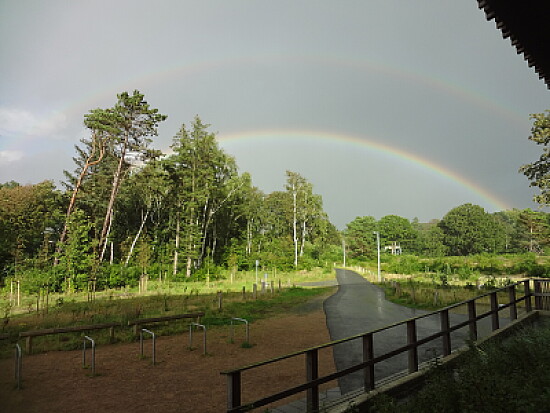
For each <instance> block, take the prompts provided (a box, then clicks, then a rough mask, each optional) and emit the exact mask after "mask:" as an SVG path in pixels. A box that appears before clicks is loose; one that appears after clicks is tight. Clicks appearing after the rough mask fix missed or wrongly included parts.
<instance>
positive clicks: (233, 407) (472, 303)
mask: <svg viewBox="0 0 550 413" xmlns="http://www.w3.org/2000/svg"><path fill="white" fill-rule="evenodd" d="M532 281H533V283H534V288H535V292H534V293H533V292H532V291H531V288H530V280H525V281H520V282H518V283H515V284H511V285H509V286H506V287H503V288H499V289H496V290H494V291H491V292H489V293H487V294H483V295H480V296H477V297H475V298H473V299H470V300H466V301H463V302H460V303H457V304H453V305H451V306H448V307H445V308H443V309H441V310H438V311H434V312H431V313H427V314H424V315H421V316H418V317H414V318H410V319H408V320H404V321H400V322H397V323H394V324H391V325H388V326H385V327H382V328H379V329H376V330H372V331H368V332H365V333H361V334H357V335H354V336H351V337H347V338H344V339H341V340H336V341H332V342H330V343H326V344H323V345H320V346H317V347H312V348H310V349H306V350H302V351H298V352H295V353H291V354H286V355H283V356H280V357H276V358H274V359H271V360H267V361H264V362H260V363H254V364H251V365H248V366H244V367H240V368H237V369H233V370H228V371H224V372H222V373H221V374H224V375H226V376H227V412H245V411H250V410H252V409H254V408H258V407H262V406H265V405H268V404H270V403H273V402H276V401H279V400H282V399H284V398H287V397H289V396H292V395H295V394H298V393H301V392H304V391H305V392H306V393H307V396H306V397H307V405H308V408H309V409H311V411H318V410H319V404H320V403H319V386H320V385H322V384H324V383H328V382H330V381H333V380H336V379H339V378H341V377H343V376H346V375H348V374H351V373H354V372H358V371H362V372H363V384H364V388H365V391H369V390H373V389H374V388H375V370H374V368H375V365H376V364H377V363H380V362H382V361H384V360H388V359H390V358H392V357H395V356H397V355H399V354H402V353H406V354H407V369H408V372H409V373H413V372H416V371H418V368H419V358H418V348H419V346H421V345H424V344H427V343H429V342H432V341H433V340H436V339H439V338H441V339H442V340H441V341H442V354H443V356H447V355H449V354H451V344H452V343H451V333H452V332H454V331H456V330H459V329H461V328H464V327H468V331H469V336H470V338H471V339H472V340H477V338H478V329H477V326H478V322H479V321H480V320H482V319H484V318H487V317H489V318H490V320H491V329H492V331H495V330H498V329H499V328H500V320H499V312H500V311H503V310H505V309H508V310H509V318H510V319H511V320H515V319H517V315H518V304H519V303H521V302H525V304H524V305H525V311H526V312H527V313H529V312H531V311H532V310H533V308H532V302H531V297H534V298H535V306H536V307H535V308H536V309H542V304H543V300H546V301H547V302H548V304H549V305H550V280H532ZM518 286H523V296H521V297H519V298H517V290H518V288H517V287H518ZM543 290H544V291H543ZM506 292H508V294H507V297H508V302H507V303H505V304H499V301H498V294H499V293H500V294H503V293H504V294H505V293H506ZM487 297H488V298H489V310H488V311H486V312H484V313H482V314H477V308H476V302H477V301H479V300H480V299H483V298H485V299H486V298H487ZM463 305H466V306H467V313H468V314H467V319H466V320H465V321H461V322H459V323H456V324H454V325H451V323H450V320H449V311H450V310H452V309H455V308H456V307H459V306H463ZM434 315H435V316H437V315H438V316H439V319H440V323H439V324H440V327H441V328H440V331H438V332H436V333H435V334H431V335H429V336H427V337H423V338H421V339H419V338H418V335H417V322H418V321H419V320H421V319H424V318H427V317H429V316H434ZM397 326H406V344H405V345H404V346H401V347H399V348H396V349H393V350H391V351H388V352H385V353H383V354H380V355H378V356H377V357H375V356H374V340H373V339H374V336H375V335H376V334H378V333H381V332H384V331H387V330H389V329H391V328H394V327H397ZM352 340H361V342H362V350H363V361H362V362H361V363H359V364H355V365H353V366H350V367H347V368H345V369H343V370H340V371H337V372H334V373H331V374H328V375H325V376H322V377H319V350H321V349H324V348H329V347H334V346H336V345H337V344H342V343H345V342H349V341H352ZM301 355H305V357H306V382H305V383H302V384H300V385H297V386H294V387H291V388H289V389H286V390H283V391H279V392H278V393H275V394H271V395H269V396H266V397H263V398H260V399H257V400H254V401H251V402H247V403H245V404H243V402H242V374H243V372H245V371H247V370H252V369H255V368H258V367H261V366H266V365H268V364H273V363H277V362H280V361H282V360H287V359H291V358H295V357H298V356H301Z"/></svg>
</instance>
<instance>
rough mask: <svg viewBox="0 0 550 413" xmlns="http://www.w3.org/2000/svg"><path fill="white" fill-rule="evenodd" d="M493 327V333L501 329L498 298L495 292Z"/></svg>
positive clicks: (492, 310)
mask: <svg viewBox="0 0 550 413" xmlns="http://www.w3.org/2000/svg"><path fill="white" fill-rule="evenodd" d="M491 325H492V328H493V331H495V330H498V329H499V328H500V325H499V322H498V297H497V293H496V291H493V292H492V293H491Z"/></svg>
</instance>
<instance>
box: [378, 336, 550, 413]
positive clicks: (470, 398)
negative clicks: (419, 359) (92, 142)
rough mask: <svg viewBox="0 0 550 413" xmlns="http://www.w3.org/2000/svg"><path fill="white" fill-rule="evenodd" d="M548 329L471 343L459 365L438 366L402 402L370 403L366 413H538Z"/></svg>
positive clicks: (547, 392)
mask: <svg viewBox="0 0 550 413" xmlns="http://www.w3.org/2000/svg"><path fill="white" fill-rule="evenodd" d="M549 340H550V329H548V328H538V329H537V328H528V329H525V330H523V331H520V332H519V333H517V334H516V335H514V336H512V337H510V338H507V339H505V340H504V341H499V342H493V343H490V344H488V345H486V346H484V347H478V346H475V345H471V349H470V352H468V353H466V354H465V355H464V359H463V360H462V362H461V363H460V365H459V366H458V367H457V368H455V369H451V368H450V367H448V366H439V367H436V368H435V370H434V371H433V372H432V373H431V374H430V375H429V376H428V379H427V384H426V385H425V386H424V388H423V389H421V390H420V391H419V392H418V394H416V395H415V396H414V397H412V398H411V399H410V400H409V401H407V402H405V403H398V402H397V401H395V400H392V399H390V398H389V397H388V396H384V397H381V398H376V399H374V400H373V406H372V407H371V411H372V412H375V411H376V412H387V413H394V412H403V413H413V412H426V413H430V412H434V413H436V412H437V413H439V412H446V413H462V412H486V413H493V412H494V413H501V412H540V411H546V408H545V407H544V406H548V403H550V352H548V348H547V343H548V341H549Z"/></svg>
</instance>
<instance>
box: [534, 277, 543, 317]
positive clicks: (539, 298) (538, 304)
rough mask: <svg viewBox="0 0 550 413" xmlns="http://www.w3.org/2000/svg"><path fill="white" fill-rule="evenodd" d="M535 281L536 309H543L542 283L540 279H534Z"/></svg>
mask: <svg viewBox="0 0 550 413" xmlns="http://www.w3.org/2000/svg"><path fill="white" fill-rule="evenodd" d="M533 282H534V283H535V310H542V284H541V282H540V280H533Z"/></svg>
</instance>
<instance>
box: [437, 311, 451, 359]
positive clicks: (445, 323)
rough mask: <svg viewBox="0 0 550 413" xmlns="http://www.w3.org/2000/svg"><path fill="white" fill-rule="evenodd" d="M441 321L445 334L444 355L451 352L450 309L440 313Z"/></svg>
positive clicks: (442, 331)
mask: <svg viewBox="0 0 550 413" xmlns="http://www.w3.org/2000/svg"><path fill="white" fill-rule="evenodd" d="M439 315H440V321H441V333H442V334H443V356H448V355H449V354H451V333H450V331H449V327H450V323H449V310H443V311H441V312H440V313H439Z"/></svg>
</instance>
